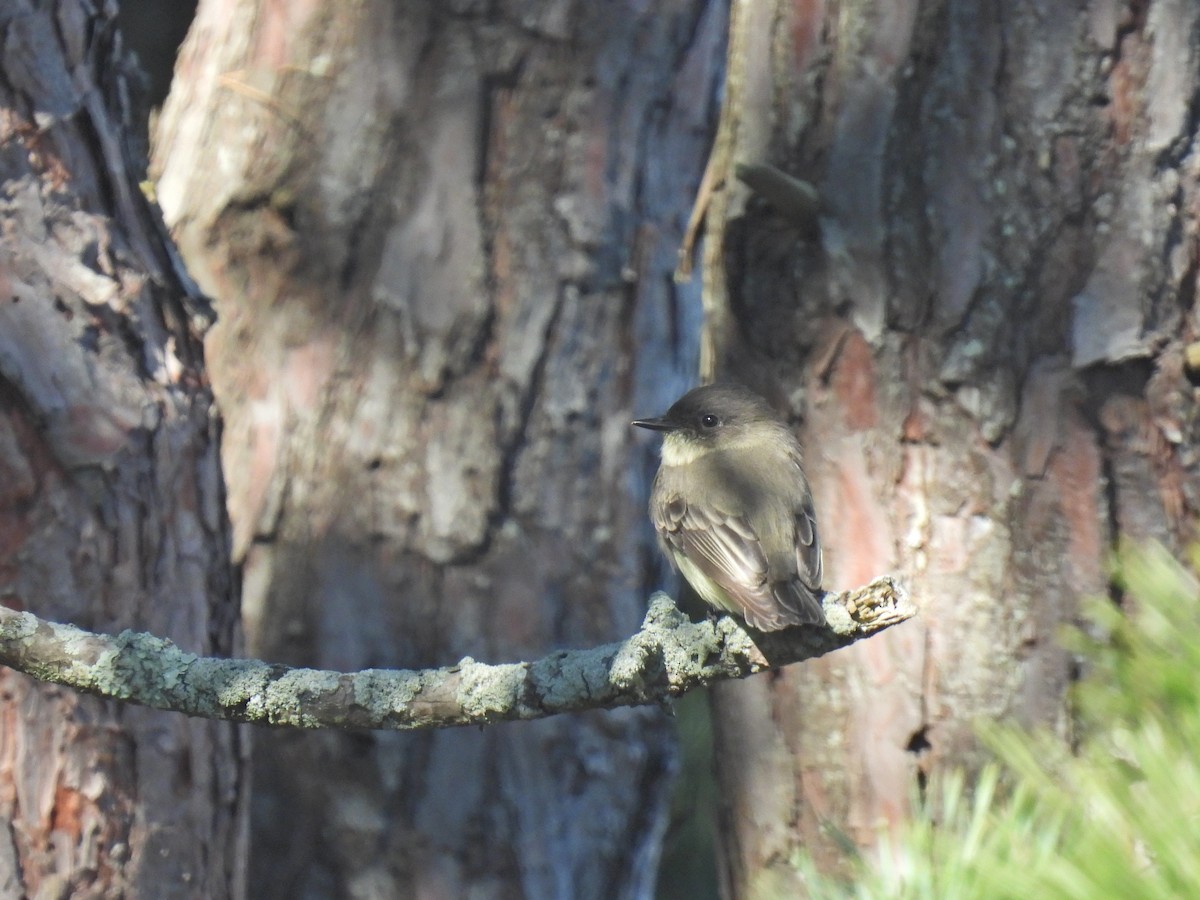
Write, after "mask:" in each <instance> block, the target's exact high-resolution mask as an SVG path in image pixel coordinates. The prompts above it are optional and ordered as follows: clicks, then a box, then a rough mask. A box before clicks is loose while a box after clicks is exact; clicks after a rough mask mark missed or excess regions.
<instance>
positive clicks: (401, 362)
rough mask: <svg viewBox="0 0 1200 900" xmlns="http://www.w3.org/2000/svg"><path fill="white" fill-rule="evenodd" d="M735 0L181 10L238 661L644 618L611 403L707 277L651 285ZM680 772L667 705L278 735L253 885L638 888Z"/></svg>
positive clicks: (601, 633) (544, 639)
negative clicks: (501, 722)
mask: <svg viewBox="0 0 1200 900" xmlns="http://www.w3.org/2000/svg"><path fill="white" fill-rule="evenodd" d="M725 12H726V11H725V8H724V5H723V4H722V3H720V2H717V0H708V2H700V3H696V2H685V0H669V2H663V3H655V4H645V3H641V2H632V0H630V2H624V0H623V2H618V3H607V4H588V3H580V2H571V0H551V2H534V0H509V2H499V3H475V2H457V3H444V2H438V0H408V2H394V0H387V2H385V0H369V2H364V3H358V4H335V3H326V4H316V3H288V4H280V3H266V2H254V0H209V2H204V3H201V5H200V9H199V14H198V18H197V21H196V23H195V25H194V27H193V30H192V32H191V34H190V36H189V39H188V41H187V43H186V45H185V47H184V49H183V52H182V55H181V58H180V62H179V66H178V69H177V83H176V86H175V88H174V90H173V93H172V96H171V98H170V100H169V101H168V103H167V106H166V108H165V110H164V112H163V116H162V119H161V125H160V129H159V134H158V144H159V146H158V149H157V151H156V160H157V161H156V168H157V170H158V173H159V179H158V190H159V197H160V199H161V202H162V204H163V207H164V210H165V211H166V213H167V216H168V220H169V221H170V222H171V224H172V226H173V229H174V231H175V233H176V235H177V236H178V240H179V242H180V246H181V249H182V251H183V254H184V256H185V258H186V259H187V260H188V263H189V266H191V267H192V268H193V269H194V271H195V273H196V276H197V278H198V279H199V280H200V282H201V284H202V285H203V286H204V288H205V290H206V291H207V292H208V293H211V294H212V295H213V296H214V297H216V298H218V300H219V304H218V308H219V311H220V313H221V322H220V324H219V325H218V327H217V329H216V330H215V331H214V333H213V336H212V339H211V342H210V344H209V350H210V364H211V368H212V372H213V379H214V384H215V385H216V388H217V394H218V397H219V398H220V399H221V401H222V405H223V408H224V410H225V412H226V414H227V417H228V422H229V426H228V430H227V432H226V442H225V448H224V459H225V462H226V471H227V473H228V478H229V483H230V509H231V513H232V518H233V521H234V527H235V535H236V538H235V552H236V555H237V557H238V558H239V559H240V560H242V561H244V565H245V574H246V577H245V593H246V605H245V608H246V617H247V628H248V637H249V645H250V647H249V648H250V650H251V651H252V654H253V655H256V656H261V657H264V658H267V659H269V660H276V661H282V662H289V663H299V664H304V665H315V666H321V667H329V668H337V669H357V668H364V667H371V666H408V667H412V666H426V665H435V664H445V663H447V662H453V661H455V660H457V659H459V658H461V657H463V656H464V655H470V656H473V657H475V658H479V659H499V658H509V659H511V658H522V657H525V656H529V655H535V654H540V653H542V652H545V651H546V650H547V649H550V648H554V647H577V646H589V645H593V644H596V643H599V642H601V641H604V640H611V639H612V638H614V637H616V636H619V635H621V634H628V633H630V632H631V631H632V630H633V629H635V628H636V627H637V623H638V622H639V621H640V619H641V616H642V613H643V612H644V602H645V597H646V596H647V591H646V590H645V588H646V585H647V581H648V578H647V574H648V572H649V569H650V567H651V566H654V565H657V561H656V557H655V555H654V553H653V551H652V549H651V547H650V545H649V543H648V542H647V541H646V540H645V537H646V531H645V526H644V507H643V498H644V496H645V490H646V479H647V476H648V473H649V471H650V466H651V465H652V462H651V459H650V453H649V452H647V451H646V450H645V449H644V448H645V446H646V445H641V446H642V448H643V449H642V450H641V452H640V453H639V454H636V455H635V454H633V453H631V446H630V445H631V443H632V437H631V435H630V433H629V428H628V422H629V419H630V418H631V414H632V413H633V412H635V411H637V412H643V411H646V410H649V411H658V410H661V409H665V408H666V405H667V404H668V403H669V401H670V400H672V399H674V396H675V395H677V394H679V393H681V392H682V390H683V389H684V388H685V387H687V386H689V385H690V383H691V381H692V380H693V373H694V371H695V346H696V344H695V334H696V333H697V330H698V318H699V316H698V313H699V303H698V290H697V288H695V287H694V286H687V287H683V288H679V287H676V286H675V285H673V284H672V282H671V280H670V271H671V269H672V268H673V265H674V254H675V249H676V247H677V246H678V240H679V234H680V231H681V228H682V224H683V220H684V218H685V216H686V212H687V205H688V203H689V201H690V199H691V196H692V195H693V193H694V190H695V185H696V182H697V180H698V177H699V173H700V169H701V165H702V162H703V156H704V151H705V149H706V146H707V141H708V138H709V136H710V134H711V130H712V120H713V116H714V103H713V98H714V96H715V94H716V87H717V80H718V75H719V72H720V68H721V61H722V45H723V39H724V28H725ZM645 359H648V360H649V363H648V364H646V365H643V360H645ZM876 574H878V573H876ZM396 598H401V599H399V600H397V599H396ZM672 767H673V751H672V747H671V742H670V738H669V730H668V728H667V725H666V721H665V719H664V717H663V716H662V714H661V713H660V712H658V711H655V710H628V711H621V712H606V713H600V714H596V715H587V716H580V717H568V718H560V719H557V720H553V721H546V722H542V723H535V724H518V725H509V726H500V727H496V728H490V729H487V730H486V731H482V732H477V731H468V730H455V731H450V732H442V733H436V734H421V735H359V736H347V735H308V734H271V735H267V736H264V739H263V740H262V741H261V743H256V749H255V764H254V770H255V778H256V785H255V787H256V794H255V796H256V799H255V804H254V805H255V809H254V831H255V835H256V841H255V846H254V849H253V862H252V869H253V872H254V879H253V882H252V892H253V893H254V894H255V896H259V897H285V896H286V897H296V896H422V897H455V898H457V897H464V896H468V895H470V896H481V897H505V896H518V895H521V896H527V897H533V898H540V897H547V898H550V897H564V896H571V897H579V898H586V897H597V898H599V897H603V898H610V897H620V896H645V895H646V894H647V892H648V891H649V889H650V887H651V885H652V883H653V877H654V868H655V859H656V854H657V842H656V836H657V834H658V832H659V830H660V829H661V828H662V827H663V824H664V811H665V806H664V799H665V795H666V792H667V790H668V788H669V786H670V783H671V778H670V773H671V770H672Z"/></svg>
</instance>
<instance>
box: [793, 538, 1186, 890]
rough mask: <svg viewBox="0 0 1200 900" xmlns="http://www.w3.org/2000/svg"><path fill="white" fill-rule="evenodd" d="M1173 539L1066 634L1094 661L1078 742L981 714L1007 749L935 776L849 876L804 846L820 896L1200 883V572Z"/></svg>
mask: <svg viewBox="0 0 1200 900" xmlns="http://www.w3.org/2000/svg"><path fill="white" fill-rule="evenodd" d="M1198 564H1200V553H1194V555H1193V559H1192V568H1190V569H1189V568H1188V567H1186V566H1185V565H1183V564H1182V563H1180V562H1179V561H1177V560H1175V559H1173V558H1172V557H1171V556H1170V555H1169V554H1168V553H1167V552H1166V551H1165V550H1163V549H1162V548H1160V547H1157V546H1156V547H1151V548H1147V549H1141V550H1137V551H1132V550H1131V551H1126V552H1124V553H1123V554H1122V555H1121V558H1120V562H1119V564H1118V566H1117V571H1116V579H1117V581H1118V583H1120V584H1121V585H1122V586H1123V587H1124V590H1125V596H1126V597H1127V598H1128V602H1127V603H1126V604H1125V607H1126V608H1125V609H1122V608H1121V607H1118V606H1117V605H1116V604H1114V603H1113V602H1112V600H1111V599H1108V598H1100V599H1096V600H1094V601H1092V602H1091V603H1090V604H1089V605H1088V606H1087V608H1086V610H1085V614H1084V618H1085V624H1084V625H1083V626H1082V627H1081V628H1077V629H1072V630H1070V631H1068V632H1067V633H1066V634H1064V636H1063V640H1064V642H1066V644H1067V645H1068V646H1069V647H1070V648H1071V649H1072V650H1073V651H1075V652H1076V653H1078V654H1079V657H1080V661H1081V664H1082V665H1083V669H1084V673H1085V674H1084V676H1083V678H1082V679H1081V680H1080V682H1079V683H1078V685H1077V687H1076V691H1075V702H1076V710H1077V720H1076V723H1075V726H1076V735H1075V738H1076V741H1075V743H1076V746H1075V747H1074V750H1073V751H1072V749H1071V748H1069V747H1068V746H1067V745H1065V744H1064V742H1063V740H1062V738H1061V736H1056V735H1052V734H1047V733H1029V732H1025V731H1022V730H1020V729H1017V728H1016V727H1014V726H1007V725H997V724H995V723H981V725H980V730H981V733H982V734H983V736H984V738H985V740H986V742H987V743H988V745H989V746H990V748H991V749H992V750H993V751H994V753H995V755H996V761H995V762H994V763H992V764H989V765H988V766H987V767H985V768H984V770H983V771H982V772H981V773H980V774H979V775H978V777H976V778H975V779H973V783H972V780H969V779H968V778H967V777H966V776H965V775H964V774H962V773H958V774H956V775H954V776H952V777H949V778H946V779H944V780H943V782H942V783H941V784H940V785H936V786H935V787H934V788H933V789H932V790H930V791H929V792H928V794H927V796H926V797H924V798H922V800H921V802H920V809H921V814H920V815H919V816H917V817H916V819H915V820H914V821H913V822H912V824H911V825H910V826H909V827H908V828H907V829H906V830H904V831H903V832H902V833H900V834H898V835H894V836H892V837H891V838H890V839H889V840H888V841H886V842H885V843H886V844H887V847H888V849H887V850H885V851H882V852H881V854H880V856H879V857H878V858H876V859H867V858H862V857H860V858H857V859H856V862H855V867H854V874H853V875H852V876H851V879H850V880H849V881H845V880H837V879H832V878H828V877H824V876H821V875H820V874H818V873H817V871H816V868H815V867H814V866H813V865H812V864H811V862H809V861H807V860H804V859H797V860H796V865H797V867H798V868H799V869H800V870H801V871H802V872H803V873H804V876H805V879H806V881H807V883H808V884H809V885H810V886H811V894H810V895H811V896H812V897H815V898H834V897H838V898H841V897H859V898H884V897H886V898H889V900H895V898H935V897H936V898H945V897H955V898H959V900H970V898H985V897H986V898H1018V897H1020V898H1025V897H1056V898H1058V897H1061V898H1079V900H1084V898H1088V900H1091V898H1097V897H1122V898H1162V897H1187V896H1194V895H1195V892H1196V886H1197V885H1200V760H1197V756H1196V748H1197V747H1200V681H1198V680H1197V677H1196V673H1197V672H1198V671H1200V583H1198V582H1197V579H1196V577H1195V575H1194V571H1195V569H1196V568H1197V567H1198Z"/></svg>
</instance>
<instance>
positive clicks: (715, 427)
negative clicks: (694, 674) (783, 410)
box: [633, 383, 825, 632]
mask: <svg viewBox="0 0 1200 900" xmlns="http://www.w3.org/2000/svg"><path fill="white" fill-rule="evenodd" d="M633 424H634V425H636V426H638V427H639V428H648V429H651V430H653V431H658V432H661V433H662V435H663V443H662V459H661V462H660V464H659V468H658V473H657V475H656V476H655V478H654V486H653V488H652V489H651V492H650V504H649V509H650V519H651V521H652V523H653V524H654V530H655V531H656V532H657V535H658V541H659V545H660V546H661V548H662V550H663V553H664V554H665V555H666V557H667V558H668V559H669V560H670V561H671V563H672V564H673V565H674V567H675V568H676V569H678V570H679V572H680V573H681V574H682V575H683V577H684V578H685V579H687V581H688V583H689V584H690V585H691V586H692V587H693V588H694V589H695V591H696V593H697V594H699V595H700V597H701V599H703V600H704V601H705V602H706V603H707V604H708V605H709V606H711V607H713V608H714V609H716V610H718V611H721V612H727V613H734V614H736V615H738V616H740V617H741V618H742V619H743V620H744V621H745V623H746V624H747V625H748V626H750V627H751V628H754V629H757V630H758V631H764V632H767V631H778V630H780V629H782V628H787V627H789V626H793V625H824V624H825V614H824V611H823V609H822V606H821V598H822V597H823V596H824V593H825V592H824V591H823V590H822V589H821V568H822V563H821V541H820V538H819V537H818V535H817V522H816V515H815V513H814V511H813V498H812V490H811V488H810V487H809V484H808V478H807V477H806V476H805V474H804V468H803V461H802V454H801V449H800V442H799V441H797V440H796V437H795V436H794V435H793V434H792V432H791V430H790V429H789V428H788V427H787V425H786V424H785V423H784V422H783V421H782V420H781V419H780V418H779V417H778V416H777V415H776V414H775V412H774V411H773V410H772V409H771V407H770V406H769V405H768V403H767V402H766V401H765V400H764V399H763V398H762V397H760V396H758V395H757V394H756V393H754V392H753V391H751V390H749V389H748V388H745V387H743V386H741V385H738V384H732V383H726V384H711V385H705V386H702V387H698V388H694V389H692V390H690V391H688V392H687V393H686V394H684V395H683V396H682V397H680V398H679V399H678V400H677V401H676V402H675V403H674V404H673V405H672V406H671V408H670V409H668V410H667V412H666V413H665V414H664V415H662V416H659V417H657V418H648V419H635V420H634V422H633Z"/></svg>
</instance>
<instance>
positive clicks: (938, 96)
mask: <svg viewBox="0 0 1200 900" xmlns="http://www.w3.org/2000/svg"><path fill="white" fill-rule="evenodd" d="M737 7H738V8H739V9H741V10H742V12H743V14H744V16H743V20H742V24H743V25H744V26H745V27H747V28H750V29H751V31H750V34H749V36H748V37H745V38H744V42H745V45H746V46H749V47H751V48H754V47H757V48H759V51H760V52H754V51H751V52H749V53H747V54H745V55H744V56H743V58H742V59H741V60H740V62H739V61H737V60H735V62H739V64H740V65H741V66H742V71H741V72H740V73H739V75H738V77H740V78H741V79H742V83H743V84H744V85H746V87H745V88H744V92H745V95H746V96H747V97H749V98H750V99H749V100H747V101H746V102H745V103H744V104H743V106H742V110H741V115H742V130H741V131H740V132H739V138H738V149H737V151H736V152H735V153H734V154H733V157H732V158H733V161H736V162H743V163H746V162H752V163H758V162H767V163H772V164H774V165H775V166H777V167H778V168H780V169H782V170H784V171H786V172H788V173H789V174H791V175H793V176H795V177H797V178H801V179H807V180H809V181H811V182H812V183H813V184H815V185H816V186H817V189H818V192H819V195H820V197H821V204H822V208H821V217H820V229H819V237H810V236H808V235H807V234H806V232H805V228H804V227H803V225H802V224H796V223H793V222H790V221H788V220H787V219H785V218H784V217H783V216H782V215H781V214H780V213H779V212H778V210H779V209H780V208H782V207H783V206H784V205H785V204H784V203H783V202H782V198H781V197H780V196H779V195H775V196H765V197H757V198H748V192H747V190H746V188H745V187H744V186H740V185H735V184H733V182H732V179H730V180H728V181H727V182H726V187H727V190H728V191H729V192H730V196H727V197H725V198H723V200H722V202H723V203H726V204H728V205H729V209H730V211H729V212H728V214H727V215H725V216H723V217H720V218H719V220H718V221H712V222H710V224H709V227H710V231H709V234H710V238H713V237H714V236H715V238H716V239H723V240H724V243H723V247H724V254H723V255H722V256H721V257H720V259H719V264H720V265H722V266H723V267H724V278H723V279H722V281H721V283H720V284H719V285H718V286H717V287H718V288H719V289H720V288H723V289H724V290H725V296H724V299H723V298H722V296H721V294H720V292H719V291H718V293H717V294H714V295H710V297H709V298H708V301H709V303H710V305H712V304H716V305H717V306H720V304H721V303H724V304H726V309H727V310H729V311H730V315H729V318H730V320H731V321H732V322H733V323H734V325H733V331H732V332H731V333H730V334H726V335H718V336H714V337H712V338H711V340H712V341H713V343H714V344H715V345H717V346H721V347H725V348H726V352H725V354H724V355H723V356H721V357H720V358H721V359H722V360H723V364H724V371H726V372H733V373H736V374H740V375H742V377H746V378H749V379H750V380H752V381H756V382H757V383H759V385H760V386H761V387H764V389H767V390H773V391H774V393H775V394H776V396H778V397H780V398H782V399H784V400H785V402H788V403H790V408H791V411H792V413H793V414H794V415H795V416H796V417H797V418H798V419H802V420H803V437H804V440H805V445H806V447H807V453H808V465H809V475H810V477H811V479H812V482H813V486H814V491H815V493H816V496H817V499H818V507H817V512H818V519H819V524H820V526H821V531H822V534H823V536H824V540H825V546H826V554H827V555H826V571H827V572H828V581H829V585H828V586H831V587H838V586H843V585H848V584H853V583H858V582H859V581H861V580H862V579H863V578H864V577H865V576H869V575H872V574H876V573H879V572H884V571H895V572H899V573H902V574H903V575H904V576H905V577H906V579H907V580H908V582H909V584H910V587H911V590H912V593H913V596H914V598H915V599H916V601H917V603H918V605H919V606H921V607H922V614H921V616H920V617H919V619H918V620H916V621H915V622H913V623H909V624H907V625H905V626H902V627H900V628H897V629H894V630H893V631H892V632H891V633H889V634H888V635H886V636H883V637H882V638H881V639H879V640H874V641H871V642H869V643H868V644H863V645H862V646H859V647H854V648H851V649H848V650H846V651H844V652H842V653H838V654H834V655H833V656H831V657H827V658H825V659H823V660H820V661H817V662H814V663H810V664H809V665H806V666H802V667H793V668H790V669H787V670H785V671H784V672H782V673H780V674H779V675H778V677H776V678H774V679H773V680H770V681H768V680H765V679H757V680H753V681H751V682H747V683H744V684H728V685H722V686H721V687H720V690H719V697H718V700H717V713H718V714H717V716H716V730H717V737H716V740H717V756H718V769H719V775H720V780H721V787H722V796H723V809H722V829H721V830H722V833H723V834H724V835H726V836H727V837H728V840H727V841H726V842H725V844H724V850H723V867H724V872H725V876H726V877H725V882H726V884H725V888H726V893H727V896H731V897H755V896H761V895H763V893H764V892H768V893H769V891H770V890H777V891H778V890H784V891H790V890H796V889H797V888H796V886H795V885H792V884H791V879H792V878H793V877H794V876H793V875H792V870H791V867H790V866H789V865H788V864H787V860H788V858H789V856H790V855H791V854H792V853H793V851H794V850H795V849H796V848H797V847H803V848H805V849H806V850H808V851H810V852H812V853H814V854H816V855H817V857H818V859H819V860H821V861H822V862H823V863H824V864H825V865H826V866H829V867H836V866H837V865H838V863H839V861H840V860H841V859H842V853H841V852H840V851H839V849H838V848H839V843H838V842H839V838H838V837H837V832H841V833H843V834H845V835H849V836H850V837H851V838H852V839H853V840H854V841H855V842H857V843H859V844H861V845H869V844H871V843H873V842H874V841H875V839H876V838H877V836H878V829H879V827H880V826H881V825H882V826H885V827H886V826H887V825H889V824H891V823H894V822H896V821H898V820H899V819H901V818H903V817H904V816H905V815H906V813H907V811H908V805H909V798H910V797H911V796H912V793H913V789H914V786H916V787H923V786H924V785H925V783H926V781H927V780H928V779H930V778H932V777H936V776H937V774H938V773H940V772H942V771H944V770H945V769H946V768H947V767H949V766H958V765H967V766H972V765H974V764H976V763H977V762H978V760H979V758H980V749H979V747H978V744H977V742H976V740H975V738H974V736H973V731H972V723H973V722H974V721H976V720H978V719H981V718H983V719H995V718H1001V717H1003V718H1011V719H1015V720H1017V721H1020V722H1023V723H1028V724H1039V725H1043V726H1048V727H1050V728H1052V729H1054V730H1057V731H1058V732H1060V733H1062V734H1064V736H1066V735H1067V734H1068V733H1069V729H1070V710H1069V707H1068V703H1067V697H1066V695H1065V689H1066V688H1067V687H1068V685H1069V683H1070V681H1071V679H1072V677H1073V661H1072V659H1071V657H1070V655H1069V654H1067V653H1066V652H1065V651H1063V650H1062V649H1061V648H1060V647H1059V646H1058V644H1057V643H1056V634H1057V631H1058V628H1059V626H1060V625H1061V624H1062V623H1064V622H1069V621H1071V620H1072V619H1073V617H1074V616H1075V611H1076V608H1077V602H1078V600H1079V598H1080V597H1081V596H1083V595H1087V594H1095V593H1098V592H1104V591H1106V590H1107V589H1108V584H1107V579H1106V574H1105V572H1106V569H1105V566H1106V554H1107V552H1108V550H1109V549H1110V548H1111V547H1112V545H1113V543H1114V542H1115V541H1117V540H1119V539H1124V538H1132V539H1144V538H1151V537H1153V538H1157V539H1160V540H1162V541H1165V542H1166V543H1167V544H1168V545H1169V546H1173V547H1179V546H1180V545H1181V543H1182V542H1183V541H1184V540H1185V539H1186V538H1188V537H1190V536H1191V534H1192V526H1191V523H1192V522H1193V521H1194V519H1195V515H1196V512H1197V509H1198V507H1200V496H1198V494H1197V488H1198V487H1200V481H1198V479H1197V456H1196V453H1195V451H1194V450H1193V448H1194V447H1195V446H1196V438H1197V436H1198V433H1197V428H1198V424H1200V423H1198V420H1197V411H1196V403H1195V392H1194V390H1193V387H1192V384H1191V383H1190V382H1189V377H1195V376H1194V371H1189V363H1188V358H1189V357H1188V343H1189V342H1190V341H1192V340H1193V339H1194V336H1195V332H1196V328H1197V319H1196V310H1195V305H1194V301H1195V282H1196V272H1197V242H1196V235H1197V210H1198V209H1200V192H1198V191H1197V172H1198V167H1197V155H1196V150H1197V145H1196V141H1197V120H1196V116H1195V98H1196V96H1197V91H1198V90H1200V64H1198V60H1200V6H1197V5H1196V4H1195V3H1191V2H1186V0H1154V2H1150V3H1142V4H1132V5H1125V4H1119V3H1117V2H1115V0H1113V2H1107V0H1091V2H1083V3H1073V4H1066V3H1048V2H1020V3H1004V2H1000V0H992V2H984V3H976V2H923V3H918V2H916V0H906V2H899V3H896V2H887V3H872V2H853V3H844V4H825V3H821V2H817V3H808V4H791V3H770V4H768V3H762V4H758V3H753V2H750V0H746V2H743V3H738V4H737ZM764 200H765V201H766V202H764ZM772 201H774V203H773V205H772ZM718 208H721V207H720V205H718ZM710 321H713V319H712V318H710ZM748 348H749V349H748ZM1193 352H1194V351H1193ZM867 685H871V686H872V690H873V691H875V692H876V696H877V697H878V696H879V694H880V692H882V693H884V694H885V695H890V702H883V703H880V702H876V703H874V704H872V705H871V706H869V707H866V706H864V705H862V704H861V703H859V702H858V698H859V697H860V696H861V695H862V693H863V691H864V689H865V687H866V686H867ZM829 826H833V827H832V828H831V827H829Z"/></svg>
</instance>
